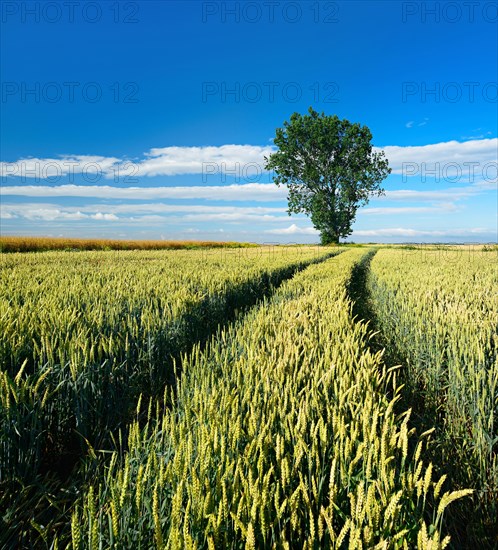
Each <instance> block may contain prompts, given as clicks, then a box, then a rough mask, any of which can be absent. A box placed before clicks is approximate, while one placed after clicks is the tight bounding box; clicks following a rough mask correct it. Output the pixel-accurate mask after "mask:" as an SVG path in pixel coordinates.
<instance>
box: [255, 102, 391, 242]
mask: <svg viewBox="0 0 498 550" xmlns="http://www.w3.org/2000/svg"><path fill="white" fill-rule="evenodd" d="M308 112H309V114H307V115H300V114H299V113H294V114H293V115H292V116H291V117H290V122H287V121H286V122H284V126H283V128H277V130H276V137H275V140H274V143H275V145H276V146H277V147H278V151H276V152H275V153H272V154H271V155H270V156H269V157H265V162H266V166H265V168H266V169H267V170H273V171H274V172H275V174H276V175H275V177H274V179H273V181H274V182H275V183H276V184H277V185H278V186H280V185H282V184H283V185H287V187H288V190H289V193H288V197H287V199H288V203H289V207H288V210H287V211H288V213H289V215H291V214H292V213H294V214H299V213H302V212H304V213H305V214H307V215H308V216H310V217H311V221H312V223H313V225H314V226H315V228H316V229H318V230H319V231H320V237H321V242H322V244H332V243H338V242H339V238H340V237H347V236H348V235H350V234H351V233H352V229H351V226H352V224H353V222H354V220H355V217H356V211H357V210H358V208H359V207H360V206H363V205H365V204H367V203H368V200H369V198H370V196H380V195H382V194H383V193H384V189H382V188H381V187H380V183H381V182H382V180H384V179H385V178H386V177H387V176H388V175H389V174H390V173H391V169H390V168H389V164H388V161H387V159H386V158H385V156H384V153H383V152H375V151H373V150H372V144H371V140H372V134H371V132H370V130H369V129H368V128H367V127H366V126H361V125H360V124H357V123H356V124H351V122H349V121H348V120H346V119H344V120H340V119H339V117H337V116H336V115H334V116H326V115H325V114H324V113H322V114H321V115H320V114H318V113H317V112H316V111H314V110H313V108H312V107H310V108H309V111H308Z"/></svg>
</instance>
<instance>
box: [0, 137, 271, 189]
mask: <svg viewBox="0 0 498 550" xmlns="http://www.w3.org/2000/svg"><path fill="white" fill-rule="evenodd" d="M274 151H275V148H274V147H272V146H266V147H261V146H259V145H221V146H219V147H212V146H206V147H160V148H157V147H156V148H153V149H151V150H150V151H148V152H146V153H144V155H143V157H144V158H142V159H139V160H135V161H132V160H128V159H118V158H115V157H102V156H95V155H94V156H92V155H61V156H59V158H46V159H41V158H22V159H19V160H17V161H15V162H0V176H1V177H8V176H18V177H22V178H23V179H36V180H43V179H46V178H49V177H50V178H52V180H55V181H56V182H58V181H59V180H60V178H63V177H69V178H70V181H71V182H72V181H73V180H72V176H73V175H74V174H83V175H84V176H85V179H86V181H88V182H96V181H98V180H99V179H102V178H105V179H112V178H115V179H118V178H124V177H129V178H132V177H133V178H136V177H143V176H177V175H182V174H206V175H209V174H222V173H223V174H225V173H228V175H234V176H236V177H239V178H247V177H250V176H254V175H260V174H262V173H263V172H264V157H265V156H268V155H270V154H271V153H272V152H274Z"/></svg>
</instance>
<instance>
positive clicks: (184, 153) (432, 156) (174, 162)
mask: <svg viewBox="0 0 498 550" xmlns="http://www.w3.org/2000/svg"><path fill="white" fill-rule="evenodd" d="M427 120H428V119H425V120H424V121H423V122H421V123H419V124H418V125H419V126H421V125H424V124H426V122H427ZM413 124H414V122H413V121H410V122H408V123H407V124H406V126H407V127H408V128H411V127H412V126H413ZM376 150H378V151H380V150H383V151H384V152H385V153H386V156H387V158H388V159H389V163H390V165H391V167H392V169H393V173H395V174H402V173H405V174H406V175H412V176H420V171H421V166H422V165H424V166H426V167H427V169H428V170H429V169H430V167H431V165H435V164H436V163H439V165H441V168H442V167H444V166H448V165H451V166H452V165H455V164H456V165H458V166H459V167H460V170H461V171H463V172H466V171H469V170H470V169H471V168H472V165H471V164H469V163H474V171H477V172H479V171H482V170H483V166H484V165H486V164H487V163H490V162H491V163H492V162H495V163H496V162H497V151H498V138H488V139H473V140H469V141H464V142H458V141H447V142H441V143H434V144H429V145H418V146H407V147H401V146H397V145H388V146H386V147H382V148H376ZM274 151H275V147H273V146H264V147H263V146H259V145H221V146H219V147H214V146H205V147H160V148H158V147H156V148H153V149H150V150H149V151H148V152H146V153H144V155H143V158H142V159H138V160H136V161H133V162H132V161H131V160H127V159H118V158H115V157H103V156H97V155H93V156H92V155H62V156H60V157H59V158H55V159H54V158H49V159H40V158H25V159H19V160H17V161H14V162H0V176H2V177H8V176H11V177H14V176H19V177H23V178H26V179H29V178H34V179H36V180H41V179H46V178H47V177H51V178H52V182H54V178H55V179H56V181H55V182H54V183H57V182H59V179H58V178H63V177H64V178H69V180H70V181H71V182H72V181H73V180H72V179H71V176H72V175H73V174H84V175H85V180H86V181H87V182H88V183H92V182H96V181H98V180H99V179H100V178H106V179H112V178H122V177H125V176H128V177H143V176H174V175H182V174H203V175H204V177H207V175H208V174H221V173H223V174H228V175H232V176H235V177H239V178H247V177H250V176H254V175H259V174H262V173H263V171H264V157H265V156H268V155H269V154H271V153H272V152H274ZM465 163H467V164H465ZM406 164H413V165H415V166H416V167H417V166H418V167H419V171H418V172H417V171H414V173H411V172H409V171H408V170H407V168H406V166H405V167H404V165H406ZM449 175H451V170H450V174H449Z"/></svg>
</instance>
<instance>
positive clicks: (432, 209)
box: [359, 202, 459, 216]
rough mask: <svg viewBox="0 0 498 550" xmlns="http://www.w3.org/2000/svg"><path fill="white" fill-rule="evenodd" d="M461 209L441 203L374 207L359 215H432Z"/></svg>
mask: <svg viewBox="0 0 498 550" xmlns="http://www.w3.org/2000/svg"><path fill="white" fill-rule="evenodd" d="M458 210H459V207H458V206H457V205H456V204H453V203H451V202H450V203H440V204H439V205H437V206H400V207H395V206H393V207H377V208H375V207H373V208H364V209H363V210H359V215H367V216H368V215H390V214H430V213H441V212H456V211H458Z"/></svg>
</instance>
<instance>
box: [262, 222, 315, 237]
mask: <svg viewBox="0 0 498 550" xmlns="http://www.w3.org/2000/svg"><path fill="white" fill-rule="evenodd" d="M265 233H272V234H274V235H318V231H317V230H316V229H315V228H314V227H298V226H297V225H296V224H295V223H293V224H292V225H290V226H289V227H286V228H284V229H268V230H267V231H265Z"/></svg>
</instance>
